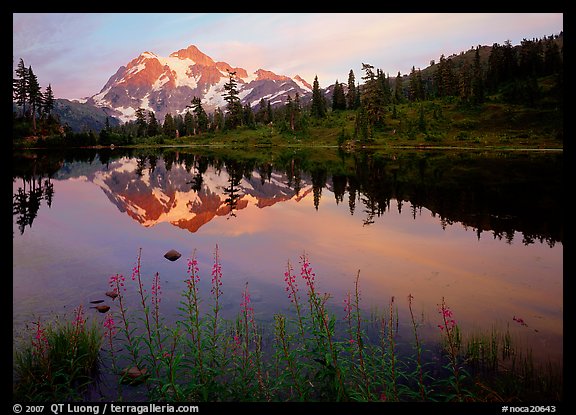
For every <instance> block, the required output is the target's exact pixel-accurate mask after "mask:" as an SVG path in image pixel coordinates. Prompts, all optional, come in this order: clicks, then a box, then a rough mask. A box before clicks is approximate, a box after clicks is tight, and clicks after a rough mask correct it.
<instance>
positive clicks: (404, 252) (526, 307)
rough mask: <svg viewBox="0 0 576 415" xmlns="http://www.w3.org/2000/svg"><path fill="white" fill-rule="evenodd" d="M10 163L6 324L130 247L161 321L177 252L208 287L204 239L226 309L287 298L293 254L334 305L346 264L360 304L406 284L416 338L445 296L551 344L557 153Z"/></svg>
mask: <svg viewBox="0 0 576 415" xmlns="http://www.w3.org/2000/svg"><path fill="white" fill-rule="evenodd" d="M13 162H14V166H13V184H12V189H13V335H14V339H15V340H17V339H21V338H22V337H23V336H27V335H28V333H29V330H28V331H27V330H26V327H29V326H30V323H31V322H33V321H35V320H37V318H41V319H46V320H49V319H50V318H52V317H51V316H54V315H60V316H62V315H67V316H70V315H71V314H72V310H73V309H74V308H75V307H77V306H78V305H80V304H82V305H83V306H84V307H85V308H86V309H88V307H90V306H91V305H92V304H91V303H90V302H91V301H95V300H100V299H102V300H106V301H107V302H108V303H110V301H109V300H110V299H109V298H107V297H106V296H105V295H104V293H105V292H106V291H108V290H109V285H108V281H109V278H110V276H112V275H114V274H116V273H119V274H123V275H125V276H126V277H129V276H130V275H131V274H132V270H133V267H134V266H135V264H136V262H137V260H138V255H139V253H141V270H142V276H143V279H144V281H145V284H147V286H148V288H149V287H150V285H151V283H152V278H153V276H154V274H155V273H156V272H158V273H159V276H160V281H161V284H162V313H163V315H164V316H165V318H166V319H167V321H168V322H171V321H173V320H174V319H176V318H177V317H178V313H179V311H178V306H179V302H180V301H181V300H182V297H181V293H182V291H183V289H184V287H185V285H184V282H183V280H184V279H185V278H186V276H187V265H188V264H187V260H188V259H189V258H191V257H192V255H194V256H195V258H197V260H198V263H199V269H200V278H201V282H200V289H201V294H202V295H204V296H205V297H206V298H207V297H208V296H209V293H210V280H211V274H210V273H211V269H212V265H213V261H214V253H215V250H216V247H217V250H218V255H219V257H220V261H221V264H222V274H223V280H222V281H223V286H222V291H223V294H222V297H221V301H222V305H223V313H224V317H226V318H234V316H235V315H236V314H237V313H238V311H239V309H240V303H241V302H242V290H243V289H244V287H245V285H246V283H248V287H249V290H250V294H251V298H252V303H253V306H254V312H255V315H256V318H257V319H259V320H262V321H272V319H273V315H274V313H279V312H282V313H286V312H288V310H289V309H290V302H289V300H288V298H287V296H286V292H285V285H284V284H285V282H284V272H285V271H286V267H287V264H288V263H290V264H291V266H292V267H293V268H294V273H295V274H296V275H299V272H300V264H299V261H300V260H301V255H303V254H304V253H305V254H306V256H307V257H308V259H309V260H310V264H311V266H312V268H313V270H314V272H315V273H316V280H317V286H318V289H319V290H320V291H322V292H328V293H330V294H331V298H330V302H329V304H330V307H331V310H332V311H333V312H334V313H336V314H337V315H338V316H342V315H343V313H344V299H345V298H346V295H347V293H348V292H349V291H352V292H353V291H354V281H355V279H356V276H357V274H358V273H359V288H360V293H361V307H362V308H363V309H364V310H365V311H366V312H367V313H370V312H375V310H386V309H387V308H388V305H389V303H390V300H391V298H392V297H394V298H395V303H396V304H397V306H398V313H399V321H400V324H401V326H402V327H406V328H410V315H409V312H408V300H407V298H408V295H412V296H413V297H414V299H413V308H414V311H415V312H416V313H417V314H418V316H420V318H421V321H422V326H421V330H422V335H423V337H424V338H430V339H434V338H436V340H437V337H438V333H437V332H438V327H437V326H438V324H439V323H440V321H439V319H440V316H439V314H438V305H439V304H440V303H441V301H442V298H444V299H445V301H446V304H447V305H448V306H449V307H450V309H451V310H452V311H453V312H454V318H455V319H456V320H457V322H458V324H459V326H460V327H461V329H462V331H463V332H464V333H466V332H474V331H478V330H484V331H489V330H491V329H493V328H498V329H502V330H505V329H506V328H508V329H509V331H510V333H511V334H512V336H513V337H514V338H515V339H516V341H517V342H519V343H518V344H521V345H522V346H523V347H524V346H525V347H527V348H529V349H531V350H532V353H533V355H534V357H535V358H537V359H541V360H542V361H548V360H550V361H552V362H556V363H557V362H561V361H562V359H563V308H564V305H563V230H564V224H563V216H562V214H561V212H562V211H563V209H564V206H563V204H562V203H561V198H562V194H563V187H562V171H563V154H562V152H561V151H512V150H509V151H504V150H501V151H478V150H470V149H468V150H459V151H456V150H442V149H437V150H413V149H395V150H386V151H384V150H382V151H376V150H366V151H364V152H356V153H345V152H342V151H339V150H338V149H334V148H316V149H314V148H296V147H294V148H291V147H286V148H280V149H278V148H261V149H255V150H252V151H251V152H247V151H243V150H240V149H238V150H234V149H231V148H212V147H203V148H164V149H118V148H115V149H113V150H111V149H102V150H87V149H85V150H67V151H55V150H51V151H23V152H15V153H14V155H13ZM171 249H175V250H177V251H178V252H180V253H181V254H182V257H181V258H180V259H178V260H176V261H169V260H167V259H166V258H164V254H165V253H166V252H167V251H169V250H171ZM127 280H129V278H127ZM133 291H135V290H133ZM136 304H137V299H136V297H135V296H134V297H133V303H132V305H134V306H136ZM90 311H94V310H90ZM97 314H98V313H96V312H95V311H94V314H92V316H93V317H94V318H101V316H99V315H97ZM520 321H522V322H524V324H520V323H519V322H520ZM409 334H410V333H409V332H408V334H407V337H409Z"/></svg>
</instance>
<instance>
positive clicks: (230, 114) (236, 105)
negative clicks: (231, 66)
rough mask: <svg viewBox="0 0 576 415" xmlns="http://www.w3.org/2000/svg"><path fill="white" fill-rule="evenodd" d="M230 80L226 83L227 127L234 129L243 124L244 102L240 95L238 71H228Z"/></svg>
mask: <svg viewBox="0 0 576 415" xmlns="http://www.w3.org/2000/svg"><path fill="white" fill-rule="evenodd" d="M228 79H229V80H228V82H227V83H226V84H224V90H225V93H224V95H223V96H224V100H225V101H226V102H227V105H226V127H227V128H230V129H234V128H236V127H238V126H239V125H242V104H241V103H240V98H239V97H238V94H239V92H238V88H237V81H236V72H230V71H228Z"/></svg>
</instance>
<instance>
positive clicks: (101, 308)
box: [92, 305, 110, 313]
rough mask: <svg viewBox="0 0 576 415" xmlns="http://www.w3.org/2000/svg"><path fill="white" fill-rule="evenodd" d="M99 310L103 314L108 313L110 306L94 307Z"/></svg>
mask: <svg viewBox="0 0 576 415" xmlns="http://www.w3.org/2000/svg"><path fill="white" fill-rule="evenodd" d="M92 308H95V309H96V310H98V311H99V312H101V313H105V312H106V311H108V310H110V306H108V305H97V306H96V307H92Z"/></svg>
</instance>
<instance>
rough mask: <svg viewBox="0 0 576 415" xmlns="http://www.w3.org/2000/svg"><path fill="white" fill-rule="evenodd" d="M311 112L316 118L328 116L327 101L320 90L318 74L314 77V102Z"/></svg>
mask: <svg viewBox="0 0 576 415" xmlns="http://www.w3.org/2000/svg"><path fill="white" fill-rule="evenodd" d="M310 114H311V115H312V116H313V117H315V118H324V117H325V116H326V101H325V99H324V96H323V94H322V92H321V91H320V85H319V83H318V75H316V76H315V77H314V83H313V84H312V104H311V107H310Z"/></svg>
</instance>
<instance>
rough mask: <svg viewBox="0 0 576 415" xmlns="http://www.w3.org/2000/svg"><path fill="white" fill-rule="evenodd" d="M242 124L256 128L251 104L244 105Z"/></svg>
mask: <svg viewBox="0 0 576 415" xmlns="http://www.w3.org/2000/svg"><path fill="white" fill-rule="evenodd" d="M242 123H243V124H244V125H245V126H247V127H248V128H254V127H256V119H255V116H254V111H252V107H251V106H250V104H249V103H246V104H244V108H243V109H242Z"/></svg>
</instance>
